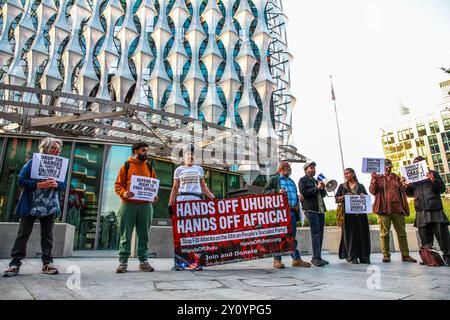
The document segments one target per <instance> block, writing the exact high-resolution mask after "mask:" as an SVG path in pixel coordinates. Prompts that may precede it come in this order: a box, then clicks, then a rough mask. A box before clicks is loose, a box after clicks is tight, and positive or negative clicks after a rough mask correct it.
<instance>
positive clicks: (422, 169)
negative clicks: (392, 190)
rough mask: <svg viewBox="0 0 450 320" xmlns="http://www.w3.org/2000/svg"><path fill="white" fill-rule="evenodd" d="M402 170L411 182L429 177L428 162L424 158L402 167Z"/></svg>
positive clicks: (403, 174)
mask: <svg viewBox="0 0 450 320" xmlns="http://www.w3.org/2000/svg"><path fill="white" fill-rule="evenodd" d="M400 172H401V173H402V176H403V177H405V178H406V181H407V182H409V183H413V182H418V181H422V180H425V179H427V172H428V167H427V162H426V161H425V160H423V161H420V162H417V163H413V164H410V165H408V166H403V167H400Z"/></svg>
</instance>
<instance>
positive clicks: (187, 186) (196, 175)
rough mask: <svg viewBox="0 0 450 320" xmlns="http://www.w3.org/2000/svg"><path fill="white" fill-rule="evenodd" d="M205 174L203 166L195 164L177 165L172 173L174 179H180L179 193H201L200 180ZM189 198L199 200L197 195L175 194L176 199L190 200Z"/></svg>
mask: <svg viewBox="0 0 450 320" xmlns="http://www.w3.org/2000/svg"><path fill="white" fill-rule="evenodd" d="M204 176H205V174H204V172H203V168H202V167H200V166H197V165H193V166H191V167H187V166H179V167H178V168H176V169H175V173H174V175H173V178H174V179H178V180H180V187H179V188H178V192H179V193H183V192H189V193H198V194H201V193H202V187H201V186H200V180H201V179H202V178H203V177H204ZM191 200H201V199H200V198H199V197H196V196H191V195H186V196H177V201H191Z"/></svg>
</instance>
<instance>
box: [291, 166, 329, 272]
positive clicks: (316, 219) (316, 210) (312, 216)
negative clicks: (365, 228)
mask: <svg viewBox="0 0 450 320" xmlns="http://www.w3.org/2000/svg"><path fill="white" fill-rule="evenodd" d="M303 170H304V171H305V176H304V177H302V178H301V179H300V180H299V182H298V188H299V190H300V194H301V195H302V196H303V202H302V207H303V210H304V211H305V213H306V216H307V217H308V221H309V226H310V229H311V242H312V247H313V257H312V260H311V263H312V264H313V265H315V266H317V267H322V266H324V265H326V264H328V261H326V260H324V259H322V243H323V231H324V227H325V211H326V207H325V202H324V201H323V198H324V197H326V196H327V192H326V191H325V184H324V183H323V182H318V181H317V180H316V179H315V178H314V175H315V174H316V163H315V162H307V163H305V165H304V166H303Z"/></svg>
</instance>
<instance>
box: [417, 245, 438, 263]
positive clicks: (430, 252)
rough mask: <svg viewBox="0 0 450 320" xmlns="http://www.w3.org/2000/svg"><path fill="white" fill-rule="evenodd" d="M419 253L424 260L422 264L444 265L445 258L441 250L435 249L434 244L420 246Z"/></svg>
mask: <svg viewBox="0 0 450 320" xmlns="http://www.w3.org/2000/svg"><path fill="white" fill-rule="evenodd" d="M419 254H420V257H421V258H422V261H423V262H421V263H420V264H423V265H427V266H430V267H440V266H443V265H444V260H443V259H442V257H441V255H440V254H439V252H437V251H436V250H434V248H433V246H431V245H425V246H422V247H420V250H419Z"/></svg>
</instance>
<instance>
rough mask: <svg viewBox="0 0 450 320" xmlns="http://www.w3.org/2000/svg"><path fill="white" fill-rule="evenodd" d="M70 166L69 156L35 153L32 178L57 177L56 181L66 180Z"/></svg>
mask: <svg viewBox="0 0 450 320" xmlns="http://www.w3.org/2000/svg"><path fill="white" fill-rule="evenodd" d="M68 166H69V159H67V158H63V157H58V156H53V155H50V154H43V153H33V163H32V165H31V179H48V178H55V180H56V181H59V182H64V180H65V179H66V172H67V167H68Z"/></svg>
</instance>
